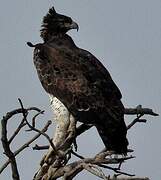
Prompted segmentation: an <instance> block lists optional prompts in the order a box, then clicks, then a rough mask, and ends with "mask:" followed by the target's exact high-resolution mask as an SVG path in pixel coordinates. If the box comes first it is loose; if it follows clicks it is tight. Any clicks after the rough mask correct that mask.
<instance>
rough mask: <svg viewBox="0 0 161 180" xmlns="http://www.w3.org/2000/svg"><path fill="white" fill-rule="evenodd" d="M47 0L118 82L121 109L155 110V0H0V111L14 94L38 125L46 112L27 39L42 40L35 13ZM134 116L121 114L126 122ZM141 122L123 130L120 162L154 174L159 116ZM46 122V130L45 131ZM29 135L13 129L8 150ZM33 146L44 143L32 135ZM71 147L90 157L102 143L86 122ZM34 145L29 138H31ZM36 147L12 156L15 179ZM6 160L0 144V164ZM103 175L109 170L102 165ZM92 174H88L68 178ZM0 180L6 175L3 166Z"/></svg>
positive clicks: (33, 163) (160, 74)
mask: <svg viewBox="0 0 161 180" xmlns="http://www.w3.org/2000/svg"><path fill="white" fill-rule="evenodd" d="M53 5H54V6H55V8H56V10H57V12H59V13H62V14H65V15H68V16H70V17H72V18H73V20H74V21H76V22H77V23H78V24H79V27H80V30H79V31H78V32H76V31H71V32H70V33H69V34H70V35H71V36H72V38H73V39H74V41H75V43H76V44H77V46H79V47H81V48H84V49H87V50H89V51H90V52H91V53H93V54H94V55H95V56H96V57H97V58H98V59H99V60H100V61H101V62H102V63H103V64H104V65H105V67H106V68H107V69H108V70H109V71H110V73H111V75H112V77H113V80H114V81H115V82H116V84H117V85H118V87H119V88H120V90H121V92H122V95H123V99H122V100H123V103H124V105H125V107H136V106H137V105H139V104H141V105H142V106H143V107H148V108H152V109H153V110H154V111H155V112H157V113H159V114H161V110H160V107H161V18H160V17H161V1H159V0H153V1H151V0H141V1H140V0H135V1H132V0H130V1H129V0H121V1H116V0H115V1H114V0H101V1H98V0H92V1H89V0H81V1H78V0H68V1H66V0H55V1H44V0H35V1H33V0H27V1H26V0H21V1H20V0H14V1H9V0H1V6H0V22H1V28H0V39H1V43H0V54H1V56H0V57H1V58H0V82H1V88H0V92H1V93H0V102H1V103H0V117H1V118H2V117H3V116H4V115H5V114H6V112H8V111H11V110H13V109H16V108H19V107H20V105H19V103H18V100H17V99H18V98H21V99H22V101H23V103H24V106H25V107H29V106H36V107H39V108H40V109H42V110H45V114H44V115H42V116H40V117H39V128H41V127H42V126H43V125H44V124H45V123H46V122H47V120H49V119H52V112H51V110H50V107H49V100H48V96H47V95H46V93H45V91H44V90H43V88H42V87H41V84H40V82H39V80H38V77H37V74H36V71H35V68H34V65H33V60H32V51H33V50H32V49H31V48H29V47H28V46H27V45H26V42H27V41H31V42H33V43H39V42H42V40H41V39H40V36H39V30H40V26H41V21H42V18H43V16H44V15H45V14H46V13H47V11H48V9H49V8H50V7H52V6H53ZM134 117H135V116H133V117H132V116H130V117H125V118H126V123H127V124H128V123H130V122H131V120H132V119H133V118H134ZM146 118H147V120H148V122H147V123H146V124H137V125H135V127H133V128H132V129H131V130H130V131H129V132H128V139H129V143H130V145H129V148H131V149H134V153H133V155H134V156H136V158H135V159H133V160H129V161H128V162H126V163H125V164H124V165H123V170H124V171H125V172H128V173H131V174H136V175H137V176H142V177H145V176H148V177H149V178H150V179H152V180H160V179H161V165H160V164H161V140H160V137H161V120H160V117H151V116H146ZM20 119H21V116H16V118H13V119H12V122H10V124H9V127H8V129H9V134H11V133H12V132H13V131H14V128H15V127H16V125H17V123H18V122H19V120H20ZM53 128H54V125H53V127H50V130H49V134H50V135H52V134H53ZM33 134H34V133H31V132H30V133H29V132H24V133H21V135H20V136H19V137H17V138H16V141H15V142H14V143H13V144H12V148H13V149H14V150H16V149H17V148H18V147H19V146H21V145H22V144H23V143H24V142H25V141H27V140H28V139H30V137H32V136H33ZM35 143H37V144H39V145H46V144H47V141H46V139H44V138H40V139H39V140H38V141H37V142H35ZM78 145H79V150H78V153H79V154H81V155H84V156H85V157H88V156H92V155H94V154H95V153H97V152H99V151H100V150H101V149H102V148H103V144H102V141H101V139H100V138H99V136H98V134H97V132H96V130H95V129H94V128H93V129H91V130H89V131H88V132H86V133H84V134H83V135H82V136H81V137H79V138H78ZM33 146H34V144H33ZM43 154H44V151H41V152H40V151H39V152H38V151H33V150H32V146H31V147H29V148H28V149H26V150H25V151H24V152H23V153H22V154H20V155H19V156H17V161H18V168H19V172H20V175H21V179H23V180H28V179H32V177H33V174H34V173H35V172H36V170H37V169H38V167H39V161H40V159H41V157H42V155H43ZM5 160H6V157H5V155H3V149H2V145H1V144H0V164H1V165H2V164H3V163H4V162H5ZM105 172H106V174H109V173H110V172H109V171H105ZM82 178H83V179H86V180H87V179H98V178H97V177H94V176H93V175H91V174H89V173H88V172H85V173H81V174H79V175H78V176H77V177H76V179H78V180H80V179H82ZM0 179H2V180H10V179H12V178H11V170H10V167H8V168H7V169H6V170H5V171H4V172H3V173H2V174H1V175H0Z"/></svg>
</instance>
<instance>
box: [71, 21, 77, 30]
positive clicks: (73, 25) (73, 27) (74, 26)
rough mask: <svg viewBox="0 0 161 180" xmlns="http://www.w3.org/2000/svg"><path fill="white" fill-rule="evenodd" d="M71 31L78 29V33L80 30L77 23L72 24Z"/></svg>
mask: <svg viewBox="0 0 161 180" xmlns="http://www.w3.org/2000/svg"><path fill="white" fill-rule="evenodd" d="M70 29H76V30H77V31H78V30H79V26H78V24H77V23H76V22H74V21H72V24H70Z"/></svg>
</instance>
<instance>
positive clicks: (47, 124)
mask: <svg viewBox="0 0 161 180" xmlns="http://www.w3.org/2000/svg"><path fill="white" fill-rule="evenodd" d="M50 125H51V121H48V122H47V123H46V125H45V126H44V128H43V129H42V130H41V132H46V131H47V130H48V127H49V126H50ZM40 136H41V133H37V134H36V135H35V136H34V137H33V138H32V139H30V140H29V141H28V142H26V143H25V144H23V145H22V146H21V147H20V148H19V149H18V150H16V151H15V152H14V156H15V157H16V156H17V155H18V154H19V153H21V152H22V151H23V150H24V149H26V148H27V147H29V146H30V144H32V143H33V142H34V141H35V140H36V139H38V138H39V137H40ZM9 163H10V160H7V161H6V163H4V164H3V165H2V167H1V168H0V174H1V173H2V172H3V170H4V169H5V168H6V167H7V166H8V165H9Z"/></svg>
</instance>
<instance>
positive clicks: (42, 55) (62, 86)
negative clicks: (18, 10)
mask: <svg viewBox="0 0 161 180" xmlns="http://www.w3.org/2000/svg"><path fill="white" fill-rule="evenodd" d="M71 29H77V30H78V24H77V23H76V22H74V21H73V20H72V19H71V18H70V17H68V16H65V15H62V14H58V13H57V12H56V11H55V9H54V7H52V8H50V9H49V12H48V13H47V15H46V16H44V18H43V22H42V29H41V31H40V32H41V38H42V39H43V41H44V42H43V43H40V44H37V45H35V49H34V65H35V67H36V69H37V73H38V77H39V79H40V81H41V84H42V86H43V88H44V89H45V91H46V92H47V93H48V94H50V95H52V96H54V97H55V98H56V99H57V103H60V104H63V105H64V107H65V108H66V109H67V110H68V111H69V112H70V113H71V114H72V116H73V117H74V119H75V121H79V122H82V123H84V124H90V125H93V126H95V127H96V129H97V131H98V133H99V135H100V137H101V139H102V141H103V143H104V145H105V147H106V149H107V150H111V151H114V152H115V153H116V154H126V153H127V146H128V140H127V138H126V134H127V129H126V125H125V122H124V106H123V104H122V102H121V97H122V95H121V93H120V90H119V89H118V87H117V86H116V84H115V83H114V81H113V80H112V78H111V76H110V74H109V72H108V70H107V69H106V68H105V67H104V66H103V64H102V63H101V62H100V61H99V60H98V59H97V58H96V57H95V56H94V55H93V54H91V53H90V52H88V51H87V50H84V49H81V48H79V47H77V46H76V45H75V43H74V41H73V40H72V38H71V37H70V36H69V35H68V34H67V32H68V31H69V30H71ZM29 45H30V46H32V45H31V43H29ZM59 113H60V112H59Z"/></svg>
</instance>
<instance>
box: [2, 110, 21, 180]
mask: <svg viewBox="0 0 161 180" xmlns="http://www.w3.org/2000/svg"><path fill="white" fill-rule="evenodd" d="M11 115H12V113H10V114H7V115H6V116H4V117H3V119H2V121H1V125H2V137H1V141H2V145H3V149H4V154H5V155H6V156H7V157H8V158H9V160H10V163H11V169H12V178H13V179H14V180H19V179H20V176H19V172H18V168H17V163H16V159H15V156H14V153H13V152H12V151H11V149H10V145H9V142H8V139H7V123H8V120H9V118H10V117H11Z"/></svg>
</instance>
